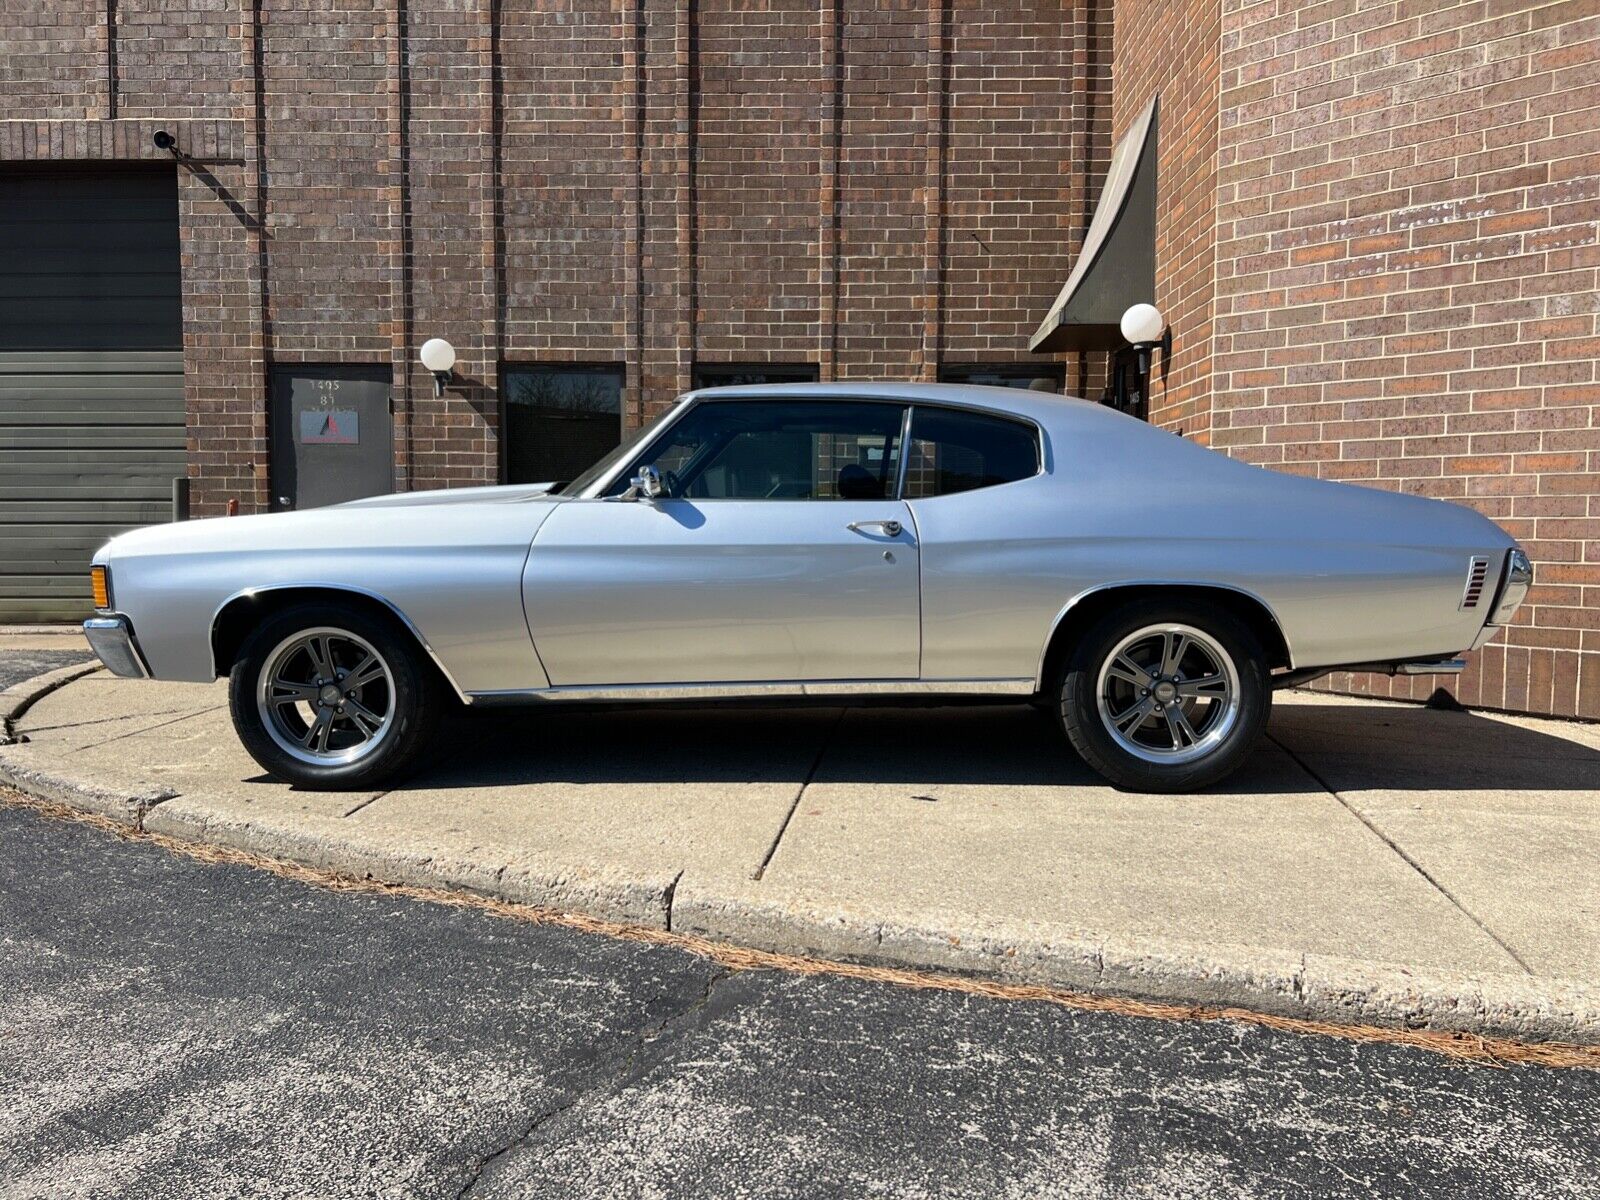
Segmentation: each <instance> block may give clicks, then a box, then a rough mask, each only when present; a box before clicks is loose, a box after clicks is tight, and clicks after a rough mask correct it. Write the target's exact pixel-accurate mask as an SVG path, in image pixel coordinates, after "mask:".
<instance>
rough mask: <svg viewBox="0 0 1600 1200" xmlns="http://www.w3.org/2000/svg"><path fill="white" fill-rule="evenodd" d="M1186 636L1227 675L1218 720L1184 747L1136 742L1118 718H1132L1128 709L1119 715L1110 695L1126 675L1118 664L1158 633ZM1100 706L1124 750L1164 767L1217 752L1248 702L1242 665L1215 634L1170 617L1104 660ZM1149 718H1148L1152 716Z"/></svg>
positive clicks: (1120, 645) (1099, 685) (1097, 704)
mask: <svg viewBox="0 0 1600 1200" xmlns="http://www.w3.org/2000/svg"><path fill="white" fill-rule="evenodd" d="M1169 635H1171V636H1181V637H1184V638H1187V639H1188V640H1189V642H1190V644H1191V646H1192V647H1193V648H1195V649H1197V650H1199V651H1201V652H1203V653H1204V654H1205V655H1206V657H1208V658H1209V659H1210V660H1211V665H1212V666H1213V668H1215V671H1214V673H1215V674H1217V675H1220V676H1221V677H1222V684H1223V688H1224V691H1223V693H1221V694H1220V695H1217V696H1216V697H1215V700H1214V702H1215V703H1217V704H1219V705H1220V708H1219V711H1218V712H1217V713H1216V715H1215V716H1214V717H1212V718H1208V721H1207V724H1206V727H1205V732H1204V733H1202V734H1201V735H1200V737H1199V738H1198V740H1196V741H1195V742H1193V743H1192V744H1190V745H1188V746H1185V747H1183V748H1182V749H1181V750H1180V749H1161V748H1158V747H1154V746H1148V745H1145V744H1144V743H1142V742H1138V741H1136V740H1134V739H1133V738H1132V737H1130V736H1128V734H1127V733H1124V732H1123V731H1122V730H1121V729H1120V728H1118V726H1117V723H1116V721H1115V720H1113V716H1114V715H1115V716H1123V717H1125V716H1126V710H1124V711H1123V712H1120V713H1117V714H1113V712H1112V710H1111V707H1110V705H1111V701H1110V696H1109V695H1108V693H1109V691H1110V688H1111V682H1112V680H1113V678H1126V675H1125V674H1124V673H1122V672H1121V671H1120V669H1119V668H1118V664H1117V660H1118V659H1119V658H1120V657H1121V656H1122V655H1123V654H1124V653H1125V652H1126V651H1127V650H1128V649H1129V648H1131V647H1133V646H1136V645H1138V644H1139V643H1140V642H1144V641H1147V640H1149V639H1151V638H1154V637H1162V638H1165V637H1167V636H1169ZM1094 692H1095V707H1096V709H1097V710H1098V712H1099V714H1100V724H1101V726H1102V727H1103V728H1104V729H1105V731H1106V733H1107V734H1109V735H1110V737H1111V739H1112V741H1114V742H1116V744H1117V746H1118V748H1120V749H1122V750H1124V751H1126V752H1127V753H1128V754H1131V755H1133V756H1134V757H1135V758H1137V759H1139V760H1140V761H1142V762H1147V763H1151V764H1155V765H1160V766H1174V767H1175V766H1183V765H1185V764H1187V763H1192V762H1197V761H1199V760H1200V759H1202V758H1205V757H1206V756H1207V755H1210V754H1213V753H1215V752H1216V750H1217V749H1218V748H1220V747H1221V746H1222V745H1223V744H1224V743H1226V742H1227V740H1228V738H1229V737H1230V736H1231V735H1232V733H1233V731H1234V729H1235V728H1237V727H1238V724H1239V710H1240V706H1241V703H1242V695H1241V689H1240V686H1239V669H1238V667H1237V665H1236V664H1235V663H1234V661H1233V656H1232V655H1230V654H1229V653H1228V652H1227V651H1226V650H1225V649H1223V647H1222V644H1221V643H1220V642H1218V641H1217V639H1216V638H1215V637H1214V636H1212V635H1211V634H1209V633H1207V632H1206V631H1205V630H1203V629H1197V628H1196V627H1195V626H1193V625H1185V624H1182V623H1181V622H1175V621H1167V622H1161V623H1159V624H1154V625H1146V626H1144V627H1143V628H1141V629H1137V630H1135V631H1134V632H1132V633H1130V634H1128V635H1127V636H1126V637H1124V638H1123V639H1122V640H1121V641H1119V642H1118V643H1117V644H1116V645H1115V646H1114V647H1113V648H1112V649H1111V652H1110V653H1109V654H1107V655H1106V656H1105V661H1104V662H1102V663H1101V664H1100V672H1099V675H1098V676H1097V677H1096V679H1095V689H1094ZM1147 719H1148V718H1147ZM1142 724H1143V720H1141V721H1139V722H1136V723H1135V724H1133V725H1132V726H1130V727H1129V728H1130V729H1138V728H1139V727H1140V726H1141V725H1142Z"/></svg>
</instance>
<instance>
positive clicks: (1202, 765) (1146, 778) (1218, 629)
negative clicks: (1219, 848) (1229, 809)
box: [1057, 598, 1272, 792]
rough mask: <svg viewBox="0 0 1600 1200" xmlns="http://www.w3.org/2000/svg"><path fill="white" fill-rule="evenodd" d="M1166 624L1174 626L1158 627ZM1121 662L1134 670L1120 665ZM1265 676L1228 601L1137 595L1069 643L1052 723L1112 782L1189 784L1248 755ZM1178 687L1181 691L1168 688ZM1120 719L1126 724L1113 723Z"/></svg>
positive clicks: (1161, 788)
mask: <svg viewBox="0 0 1600 1200" xmlns="http://www.w3.org/2000/svg"><path fill="white" fill-rule="evenodd" d="M1168 626H1170V627H1176V628H1174V629H1170V630H1163V627H1168ZM1182 630H1188V631H1189V633H1188V634H1185V633H1183V632H1182ZM1195 634H1198V635H1199V636H1198V637H1195V636H1192V635H1195ZM1167 635H1170V639H1169V640H1164V638H1166V637H1167ZM1130 639H1134V640H1131V641H1130ZM1163 647H1165V649H1164V650H1163ZM1185 647H1187V648H1185ZM1119 648H1120V649H1121V654H1122V657H1121V659H1120V660H1119V662H1118V665H1117V666H1116V667H1115V668H1113V667H1111V666H1109V665H1108V663H1109V662H1110V661H1111V660H1113V659H1117V658H1118V654H1119ZM1174 652H1175V653H1177V654H1178V655H1179V656H1180V657H1181V660H1182V662H1181V665H1180V666H1179V667H1177V668H1176V669H1174V670H1169V671H1166V672H1165V673H1163V672H1162V671H1161V670H1160V669H1159V668H1160V666H1161V664H1160V663H1159V662H1158V660H1159V659H1160V658H1161V657H1162V654H1163V653H1168V654H1170V653H1174ZM1219 655H1221V656H1225V657H1226V660H1227V661H1226V662H1222V661H1221V659H1220V658H1219ZM1128 663H1131V664H1134V665H1135V666H1136V667H1138V670H1135V671H1126V670H1124V664H1128ZM1208 664H1211V665H1208ZM1146 667H1149V668H1150V670H1148V671H1147V670H1145V669H1144V668H1146ZM1230 667H1231V673H1230V669H1229V668H1230ZM1185 671H1187V672H1189V674H1188V675H1185V674H1184V672H1185ZM1270 675H1271V673H1270V670H1269V668H1268V665H1267V661H1266V655H1265V654H1264V653H1263V652H1262V649H1261V643H1260V640H1259V639H1258V638H1257V637H1256V635H1255V634H1254V633H1253V632H1252V631H1251V629H1250V627H1249V626H1248V625H1246V624H1245V623H1244V622H1243V621H1241V620H1240V619H1239V618H1238V617H1236V616H1234V615H1233V614H1232V613H1231V612H1229V611H1228V610H1227V609H1225V608H1222V607H1219V606H1217V605H1214V604H1208V603H1206V602H1204V601H1201V600H1186V599H1181V598H1177V599H1171V600H1164V599H1159V598H1157V599H1150V600H1140V601H1136V602H1134V603H1132V604H1125V605H1121V606H1119V607H1118V608H1117V609H1115V610H1114V611H1113V612H1110V613H1108V614H1107V615H1105V616H1104V617H1102V618H1101V619H1100V620H1098V621H1096V622H1095V624H1094V625H1093V626H1092V627H1090V628H1089V629H1088V630H1086V631H1085V632H1084V634H1083V636H1082V637H1080V638H1079V639H1078V642H1077V644H1076V645H1074V646H1073V647H1072V650H1071V651H1070V653H1069V654H1068V656H1067V661H1066V664H1065V666H1064V668H1063V670H1062V674H1061V679H1060V681H1059V686H1058V690H1057V696H1058V698H1059V713H1060V718H1061V725H1062V728H1063V729H1064V730H1065V732H1066V735H1067V739H1068V740H1069V741H1070V742H1071V743H1072V747H1073V749H1074V750H1076V751H1077V752H1078V754H1079V756H1080V757H1082V759H1083V760H1084V762H1086V763H1088V764H1089V765H1090V766H1091V767H1093V768H1094V769H1095V770H1096V771H1098V772H1099V773H1100V774H1101V775H1104V776H1105V777H1106V778H1107V779H1108V780H1110V781H1111V782H1112V783H1113V784H1115V785H1116V786H1117V787H1119V788H1123V789H1126V790H1128V791H1139V792H1188V791H1194V790H1195V789H1197V788H1202V787H1205V786H1207V785H1208V784H1212V783H1216V782H1217V781H1218V780H1220V779H1223V778H1225V777H1226V776H1228V775H1230V774H1232V773H1233V772H1234V771H1236V770H1238V768H1239V767H1240V765H1241V764H1243V762H1244V761H1245V759H1247V758H1248V757H1249V756H1250V753H1251V751H1252V750H1253V749H1254V747H1255V744H1256V741H1257V740H1258V739H1259V738H1260V736H1261V733H1262V731H1263V730H1264V729H1265V728H1266V725H1267V717H1268V716H1269V715H1270V713H1271V711H1272V683H1271V677H1270ZM1141 676H1142V678H1141ZM1213 679H1215V680H1217V681H1218V682H1216V683H1210V684H1208V683H1207V682H1206V681H1207V680H1213ZM1182 688H1188V689H1190V694H1185V695H1175V693H1177V692H1179V690H1180V689H1182ZM1102 692H1105V693H1106V696H1105V704H1104V710H1103V711H1102ZM1225 692H1226V696H1227V697H1228V698H1227V699H1225V698H1224V694H1225ZM1195 693H1197V694H1195ZM1233 697H1236V698H1237V700H1236V703H1234V702H1233V699H1232V698H1233ZM1162 701H1165V702H1166V703H1162ZM1150 706H1156V707H1154V708H1151V707H1150ZM1141 709H1144V710H1145V715H1143V716H1140V715H1139V714H1140V711H1141ZM1173 710H1176V711H1173ZM1130 714H1131V715H1130ZM1191 718H1195V719H1194V720H1191ZM1123 720H1125V722H1126V727H1125V728H1124V729H1123V730H1122V731H1121V733H1120V734H1119V733H1117V732H1114V731H1113V726H1114V725H1116V724H1118V723H1119V721H1123ZM1191 737H1193V738H1194V740H1193V741H1190V740H1189V739H1190V738H1191ZM1169 739H1170V743H1171V744H1170V745H1169V744H1168V740H1169ZM1130 743H1131V744H1132V748H1130ZM1164 759H1165V760H1170V761H1163V760H1164Z"/></svg>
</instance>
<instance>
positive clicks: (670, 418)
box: [573, 392, 1045, 504]
mask: <svg viewBox="0 0 1600 1200" xmlns="http://www.w3.org/2000/svg"><path fill="white" fill-rule="evenodd" d="M829 400H831V401H837V402H839V403H852V404H897V405H899V406H900V407H902V408H903V409H905V413H904V415H903V417H902V418H901V425H900V436H901V439H902V441H901V446H900V473H899V479H898V480H897V481H896V484H895V494H894V495H893V496H885V497H884V499H885V500H905V481H906V463H907V462H908V460H909V459H910V442H909V441H907V440H905V439H906V434H907V432H908V431H909V428H910V423H911V416H912V410H913V409H916V408H939V409H945V410H947V411H951V412H964V413H974V414H976V415H978V416H980V417H992V418H994V419H995V420H997V421H1010V422H1012V423H1013V424H1016V425H1021V426H1023V427H1025V428H1026V429H1028V430H1030V431H1031V432H1032V433H1033V461H1034V468H1033V474H1031V475H1026V476H1024V477H1023V478H1021V479H1010V480H1007V481H1006V482H1005V483H995V484H990V485H988V486H986V487H981V488H970V489H968V491H967V492H953V493H951V494H952V495H957V496H964V495H967V494H969V492H973V491H979V492H986V491H990V490H991V489H993V488H997V487H1009V486H1010V485H1011V484H1014V483H1024V482H1026V481H1027V480H1029V479H1037V478H1038V477H1039V476H1040V475H1043V474H1044V464H1045V432H1044V427H1043V426H1042V425H1040V424H1039V422H1037V421H1035V420H1034V419H1033V418H1032V417H1025V416H1023V415H1021V414H1020V413H1011V412H1005V411H1003V410H1000V409H993V408H985V407H983V406H982V405H977V404H962V403H961V402H960V401H949V400H922V399H919V398H917V397H915V396H818V395H809V394H807V393H804V392H786V393H783V394H781V395H773V394H759V393H758V394H755V395H743V396H741V395H739V394H737V393H735V394H732V395H725V396H703V395H700V394H698V393H695V394H693V395H692V397H691V398H690V399H688V400H685V401H682V402H680V403H679V404H678V405H677V407H676V408H675V409H674V410H673V411H672V412H669V413H668V414H667V415H666V417H665V418H664V419H663V420H662V422H661V425H660V427H659V428H658V429H657V430H656V432H655V436H654V437H652V438H650V439H649V440H648V441H646V442H644V443H643V444H641V445H640V446H638V447H636V448H635V450H634V453H633V456H632V457H631V458H629V459H627V460H626V461H625V462H624V463H623V464H622V465H621V466H620V467H619V468H618V469H617V470H615V471H613V472H611V474H609V475H607V476H605V477H604V478H602V479H597V480H596V481H595V482H594V483H592V484H590V485H589V488H588V490H587V493H586V494H585V495H583V496H575V497H573V498H574V499H581V500H615V499H616V497H615V496H611V495H609V494H608V493H609V492H610V491H611V489H612V488H614V487H615V486H616V484H617V482H618V481H619V480H622V479H631V478H633V475H634V473H635V472H636V471H637V470H638V468H639V464H640V463H642V462H644V461H645V459H646V458H647V457H648V456H649V454H650V452H651V451H652V450H654V449H655V446H656V444H657V443H658V442H660V441H661V439H662V438H664V437H665V436H666V435H667V434H668V433H670V432H671V431H672V429H673V428H674V427H675V426H676V425H677V424H678V422H679V421H681V420H683V418H684V417H685V416H687V415H688V413H689V412H690V410H692V409H695V408H698V407H699V406H700V405H702V404H732V403H745V404H773V403H781V402H783V401H801V402H806V401H811V402H816V401H829ZM728 499H730V497H724V496H705V497H700V498H698V499H696V501H695V503H696V504H706V503H712V504H715V503H718V502H721V501H726V500H728ZM939 499H942V497H939V496H923V497H921V498H920V500H919V501H918V502H919V503H921V502H923V501H927V500H939ZM740 503H745V504H748V503H749V501H748V500H744V501H740ZM775 503H777V502H776V501H775ZM782 503H785V504H788V503H793V502H792V501H787V500H786V501H782ZM906 503H910V501H906Z"/></svg>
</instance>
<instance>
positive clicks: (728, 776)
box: [396, 702, 1600, 796]
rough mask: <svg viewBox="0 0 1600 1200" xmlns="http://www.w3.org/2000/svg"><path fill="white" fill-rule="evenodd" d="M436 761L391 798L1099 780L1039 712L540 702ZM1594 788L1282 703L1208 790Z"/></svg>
mask: <svg viewBox="0 0 1600 1200" xmlns="http://www.w3.org/2000/svg"><path fill="white" fill-rule="evenodd" d="M442 742H443V749H442V751H441V753H440V754H439V755H437V756H436V757H435V759H434V760H433V762H432V765H430V766H429V767H427V768H426V769H425V770H424V771H422V772H421V773H419V775H418V776H416V777H415V778H413V779H412V780H410V781H408V782H406V783H404V784H402V785H401V786H400V787H399V788H397V789H396V790H400V791H408V790H420V789H454V788H495V787H515V786H518V785H524V784H552V783H572V784H623V785H649V784H650V783H652V782H661V783H694V782H704V783H716V784H737V783H740V782H751V783H759V782H781V781H800V780H806V779H809V780H812V781H813V782H816V783H841V784H897V785H905V786H908V787H916V788H918V789H919V790H926V791H930V792H935V791H936V790H937V789H938V788H939V787H940V786H962V787H984V786H991V787H997V788H1005V787H1092V788H1104V787H1107V786H1108V785H1107V784H1105V782H1104V781H1103V780H1102V779H1101V778H1100V777H1099V776H1098V775H1097V774H1096V773H1095V772H1094V771H1093V770H1091V769H1090V768H1089V767H1088V766H1087V765H1086V764H1085V763H1084V762H1083V761H1082V760H1081V759H1079V758H1078V756H1077V755H1076V754H1074V753H1073V751H1072V750H1071V748H1070V746H1069V745H1068V743H1067V741H1066V739H1065V737H1064V736H1063V735H1062V733H1061V731H1060V729H1059V727H1058V726H1057V724H1056V723H1055V721H1054V720H1053V719H1052V717H1050V716H1049V715H1048V714H1046V713H1043V712H1041V711H1038V710H1036V709H1033V708H1030V707H1027V706H1024V705H1006V706H971V705H963V706H946V707H915V708H893V707H854V706H852V707H848V708H783V707H776V706H771V707H721V706H718V707H697V708H687V707H660V706H657V707H649V706H639V707H633V708H623V707H616V708H612V707H607V708H581V707H558V706H555V705H551V706H548V707H535V708H520V709H498V710H488V711H484V712H469V713H464V714H461V715H459V716H457V717H455V718H453V719H452V721H451V724H450V727H449V729H448V731H447V733H446V737H445V738H444V739H442ZM1329 789H1333V790H1340V791H1343V790H1347V789H1348V790H1368V789H1382V790H1400V791H1412V790H1418V791H1421V790H1429V791H1432V790H1445V791H1449V790H1472V791H1482V790H1494V791H1502V792H1519V791H1521V792H1527V791H1589V790H1593V791H1596V792H1600V750H1596V749H1594V748H1592V747H1589V746H1586V745H1584V744H1582V743H1581V742H1578V741H1576V740H1571V739H1567V738H1562V737H1559V736H1554V735H1552V734H1549V733H1545V732H1541V731H1539V730H1534V729H1529V728H1526V727H1524V726H1521V725H1516V724H1512V723H1510V722H1507V721H1504V720H1497V719H1494V718H1490V717H1484V716H1478V715H1475V714H1472V713H1468V712H1445V711H1438V710H1434V709H1427V708H1423V707H1420V706H1416V707H1413V706H1400V705H1387V704H1385V705H1379V704H1370V705H1369V704H1359V703H1357V704H1350V703H1328V704H1319V703H1315V702H1304V703H1300V702H1297V703H1293V704H1285V705H1280V706H1279V707H1278V708H1277V709H1276V710H1275V711H1274V715H1273V719H1272V722H1271V726H1270V728H1269V730H1268V735H1267V736H1266V737H1265V738H1263V740H1262V742H1261V744H1260V745H1259V747H1258V748H1257V751H1256V753H1255V755H1254V756H1253V757H1252V759H1251V760H1250V761H1249V762H1248V763H1247V764H1246V765H1245V767H1243V768H1242V769H1241V770H1240V771H1239V772H1238V773H1237V774H1235V775H1234V776H1232V777H1231V778H1230V779H1228V780H1225V781H1223V782H1222V783H1221V784H1218V785H1216V786H1214V787H1212V788H1210V789H1208V790H1207V791H1205V792H1202V793H1200V795H1202V796H1204V795H1207V794H1211V795H1265V794H1273V795H1285V794H1301V793H1320V792H1324V791H1326V790H1329Z"/></svg>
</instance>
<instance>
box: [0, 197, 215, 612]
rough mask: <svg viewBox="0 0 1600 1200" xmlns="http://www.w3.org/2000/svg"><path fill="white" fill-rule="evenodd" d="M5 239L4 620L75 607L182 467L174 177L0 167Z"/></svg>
mask: <svg viewBox="0 0 1600 1200" xmlns="http://www.w3.org/2000/svg"><path fill="white" fill-rule="evenodd" d="M0 239H3V240H0V245H4V246H6V247H7V251H6V253H5V254H4V255H0V621H40V620H60V619H70V618H76V617H80V616H82V615H83V614H84V613H85V612H87V611H88V608H89V598H88V597H89V592H88V580H87V571H88V562H89V556H90V555H91V554H93V552H94V550H95V548H96V547H98V546H99V545H100V544H101V543H102V542H104V541H105V540H106V538H108V537H111V536H112V535H113V534H116V533H120V532H121V531H123V530H126V529H131V528H133V527H134V526H136V525H145V524H149V523H151V522H155V521H164V520H168V519H169V518H170V517H171V496H172V480H173V478H174V477H176V476H180V475H183V474H184V473H185V471H186V469H187V468H186V455H185V450H184V445H185V431H184V400H183V351H182V346H183V336H182V321H181V299H180V294H181V293H180V282H179V266H178V198H177V180H176V177H175V175H174V174H173V172H172V171H171V170H170V169H168V170H165V171H160V172H155V171H146V170H140V169H109V170H108V169H93V170H88V169H85V170H57V171H50V172H40V171H27V172H10V171H0Z"/></svg>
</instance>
